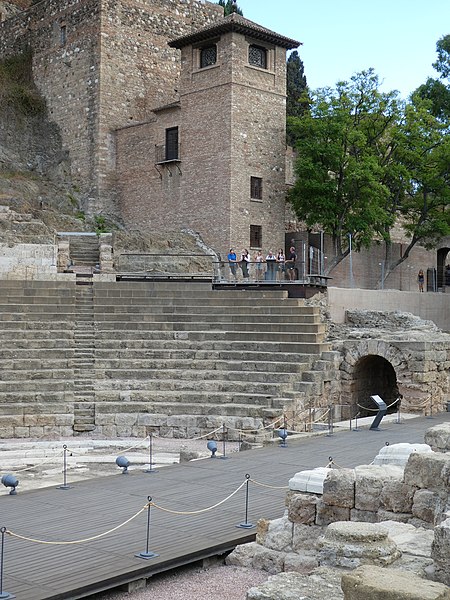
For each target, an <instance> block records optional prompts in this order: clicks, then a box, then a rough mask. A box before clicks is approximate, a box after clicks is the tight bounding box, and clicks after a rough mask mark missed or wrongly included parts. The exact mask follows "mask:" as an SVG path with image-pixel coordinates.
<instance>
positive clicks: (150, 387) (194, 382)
mask: <svg viewBox="0 0 450 600" xmlns="http://www.w3.org/2000/svg"><path fill="white" fill-rule="evenodd" d="M123 375H124V377H123V378H121V377H120V373H115V372H106V378H105V379H102V380H99V381H96V386H97V389H96V392H97V393H98V392H99V391H100V392H101V393H103V392H109V391H114V390H115V391H118V390H123V391H125V392H126V393H128V392H130V393H134V394H135V393H140V392H147V391H150V392H160V391H161V392H177V393H178V394H179V395H180V393H181V395H182V396H183V397H184V396H185V395H186V394H191V393H194V394H195V393H199V394H201V395H203V394H208V395H210V394H214V395H217V396H220V394H223V393H225V394H232V395H233V394H242V395H244V396H249V397H250V396H251V397H258V398H260V399H261V400H262V401H264V402H265V401H266V400H267V398H268V397H271V396H273V395H276V396H279V395H280V394H281V393H282V392H283V391H284V388H285V387H286V384H285V383H276V382H274V383H267V382H261V381H249V379H248V378H246V379H244V380H241V381H239V380H226V379H205V380H201V379H200V378H193V379H169V378H164V379H158V378H155V379H151V378H149V377H143V376H142V375H143V374H142V373H138V374H137V375H136V372H134V373H133V376H134V377H133V378H131V377H130V376H128V378H127V377H126V375H127V373H126V371H124V373H123ZM1 388H2V386H1V385H0V389H1Z"/></svg>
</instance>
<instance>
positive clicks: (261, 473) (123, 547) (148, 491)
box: [0, 413, 450, 600]
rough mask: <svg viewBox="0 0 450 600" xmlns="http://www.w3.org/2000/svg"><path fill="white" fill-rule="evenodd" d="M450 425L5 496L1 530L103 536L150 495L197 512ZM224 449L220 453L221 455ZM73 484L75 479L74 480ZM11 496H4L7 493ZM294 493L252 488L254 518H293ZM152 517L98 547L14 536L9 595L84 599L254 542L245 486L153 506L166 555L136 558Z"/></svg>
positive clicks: (310, 442) (318, 441) (422, 424)
mask: <svg viewBox="0 0 450 600" xmlns="http://www.w3.org/2000/svg"><path fill="white" fill-rule="evenodd" d="M444 421H445V422H450V413H443V414H440V415H437V416H436V417H435V418H434V419H426V418H417V419H411V420H408V421H406V422H405V423H403V424H402V425H397V424H395V423H389V424H386V425H384V426H383V427H382V430H381V431H369V430H367V429H364V430H362V431H360V432H350V431H344V432H340V433H337V434H335V435H333V436H330V437H327V436H325V435H321V436H316V437H310V438H304V439H300V440H295V441H289V444H288V447H287V448H279V447H277V446H274V447H272V446H271V447H267V448H264V449H261V450H254V451H251V452H242V453H240V454H233V455H231V456H230V458H229V459H228V460H220V459H214V460H212V459H205V460H201V461H195V462H191V463H185V464H181V465H174V466H171V467H167V468H164V469H161V470H159V471H158V472H157V473H150V474H149V473H144V472H136V471H133V472H131V473H130V474H129V475H122V474H120V473H118V474H117V475H116V476H112V477H103V478H100V479H95V480H88V481H84V482H77V483H76V484H74V485H73V487H72V488H71V489H69V490H59V489H55V488H53V487H52V488H44V489H39V490H36V491H29V492H24V493H20V486H19V488H18V494H17V496H9V495H7V492H6V489H5V490H4V491H3V492H1V493H2V495H1V497H0V526H3V527H6V528H7V529H8V530H10V531H13V532H15V533H18V534H21V535H24V536H27V537H32V538H38V539H43V540H48V541H52V540H53V541H62V540H79V539H84V538H87V537H91V536H94V535H98V534H100V533H103V532H105V531H108V530H110V529H112V528H113V527H115V526H117V525H119V524H120V523H122V522H124V521H125V520H126V519H129V518H130V517H131V516H132V515H134V514H135V513H137V512H138V511H139V510H140V509H141V508H142V507H143V506H144V505H145V504H146V502H147V496H149V495H150V496H152V498H153V501H154V502H155V503H156V504H158V505H160V506H162V507H165V508H168V509H173V510H175V511H196V510H199V509H201V508H205V507H208V506H212V505H214V504H216V503H217V502H219V501H220V500H222V499H224V498H226V497H227V496H228V495H229V494H230V493H231V492H233V491H234V490H235V489H236V488H237V487H238V486H239V485H240V484H241V483H242V482H243V481H244V480H245V475H246V473H249V474H250V475H251V477H252V479H254V480H256V481H259V482H261V483H264V484H268V485H271V486H286V485H287V482H288V480H289V478H290V477H292V476H293V475H294V473H296V472H298V471H301V470H303V469H308V468H312V467H317V466H325V465H326V464H327V463H328V459H329V456H332V457H333V459H334V461H335V462H336V463H337V464H338V465H342V466H348V467H353V466H356V465H358V464H364V463H369V462H371V461H372V460H373V458H374V456H375V455H376V454H377V452H378V450H379V449H380V448H381V447H382V446H383V445H384V444H385V443H386V442H389V443H391V444H392V443H396V442H411V443H422V442H423V434H424V431H425V430H426V429H428V428H429V427H431V426H433V425H435V424H437V423H440V422H444ZM219 450H220V448H219ZM69 483H70V480H69ZM0 491H1V490H0ZM285 493H286V489H272V488H267V487H261V486H256V485H255V484H253V483H251V484H250V485H249V513H248V519H249V521H251V522H253V523H256V522H257V520H258V519H259V518H262V517H265V518H271V519H272V518H277V517H280V516H281V515H282V514H283V511H284V497H285ZM147 514H148V513H147V511H144V512H143V513H142V514H140V515H139V516H138V517H137V518H136V519H134V520H133V521H131V522H130V523H128V524H127V525H125V526H124V527H122V528H121V529H118V530H117V531H115V532H114V533H111V534H109V535H107V536H105V537H102V538H100V539H98V540H95V541H91V542H87V543H83V544H70V545H65V546H61V545H43V544H37V543H31V542H28V541H24V540H20V539H17V538H14V537H11V536H9V535H5V554H4V581H3V591H6V592H10V593H13V594H15V596H16V598H18V599H19V600H41V599H42V600H44V599H48V600H50V599H52V600H56V599H62V598H81V597H85V596H89V595H92V594H94V593H98V592H100V591H102V590H106V589H109V588H112V587H116V586H119V585H122V584H126V583H128V582H130V581H133V580H136V579H141V578H147V577H151V576H152V575H154V574H156V573H158V572H161V571H164V570H168V569H171V568H174V567H177V566H180V565H183V564H187V563H189V562H193V561H195V560H200V559H202V558H206V557H209V556H213V555H217V554H221V553H224V552H226V551H228V550H229V549H231V548H233V547H234V546H235V545H237V544H240V543H244V542H246V541H250V540H252V539H254V536H255V529H239V528H237V527H236V525H237V524H239V523H241V522H243V521H244V520H245V489H242V490H240V491H239V492H238V493H236V495H234V496H233V497H232V498H231V499H230V500H228V501H227V502H225V503H224V504H223V505H221V506H219V507H218V508H215V509H214V510H211V511H208V512H205V513H203V514H201V515H195V516H193V515H173V514H170V513H167V512H163V511H161V510H158V509H157V508H152V509H151V513H150V516H151V529H150V540H149V549H150V550H151V551H153V552H156V553H158V554H159V556H158V557H156V558H153V559H150V560H143V559H141V558H137V557H136V556H135V554H136V553H139V552H143V551H144V550H145V549H146V531H147V529H146V524H147Z"/></svg>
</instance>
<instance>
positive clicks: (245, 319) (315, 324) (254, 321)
mask: <svg viewBox="0 0 450 600" xmlns="http://www.w3.org/2000/svg"><path fill="white" fill-rule="evenodd" d="M95 320H96V322H97V324H98V326H99V327H103V328H104V327H108V326H109V325H108V324H109V323H111V324H112V326H113V327H114V326H115V324H117V323H118V324H121V323H128V324H129V325H130V326H131V327H136V325H137V327H139V326H140V325H141V324H142V325H144V326H145V327H147V324H151V325H153V328H162V329H164V328H166V329H167V328H173V329H180V328H182V329H191V328H193V329H199V328H205V326H206V325H208V324H210V326H211V327H217V328H220V329H226V328H236V327H240V328H242V327H245V328H247V329H255V328H265V327H267V326H268V325H269V326H271V327H275V326H277V327H278V328H283V327H286V328H287V327H291V328H292V329H299V328H301V329H302V330H304V331H305V332H309V331H322V330H325V325H324V324H322V323H320V321H319V320H313V319H311V320H310V322H306V321H305V320H304V317H302V316H299V315H292V316H289V317H285V316H281V315H277V316H271V315H260V314H257V315H256V314H253V315H248V314H242V315H239V314H235V315H232V316H230V315H222V314H210V315H156V314H155V315H147V314H134V315H133V314H130V315H129V316H126V315H123V314H111V313H109V314H102V315H96V316H95Z"/></svg>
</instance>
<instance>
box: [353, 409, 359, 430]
mask: <svg viewBox="0 0 450 600" xmlns="http://www.w3.org/2000/svg"><path fill="white" fill-rule="evenodd" d="M358 416H359V413H356V415H355V427H354V428H353V431H356V432H358V431H361V430H360V429H358Z"/></svg>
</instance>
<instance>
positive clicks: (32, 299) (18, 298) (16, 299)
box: [0, 294, 75, 312]
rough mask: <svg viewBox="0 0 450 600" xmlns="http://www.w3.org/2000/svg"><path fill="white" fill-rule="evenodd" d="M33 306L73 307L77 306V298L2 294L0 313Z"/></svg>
mask: <svg viewBox="0 0 450 600" xmlns="http://www.w3.org/2000/svg"><path fill="white" fill-rule="evenodd" d="M32 304H38V305H39V304H41V305H43V306H51V307H52V308H53V307H54V306H58V305H64V306H67V305H69V306H73V305H74V304H75V296H74V295H59V294H56V295H48V296H46V295H39V296H36V295H33V296H27V295H10V294H8V295H6V294H3V295H2V294H0V311H2V312H3V311H4V310H7V309H8V306H23V307H28V306H29V305H32Z"/></svg>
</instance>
